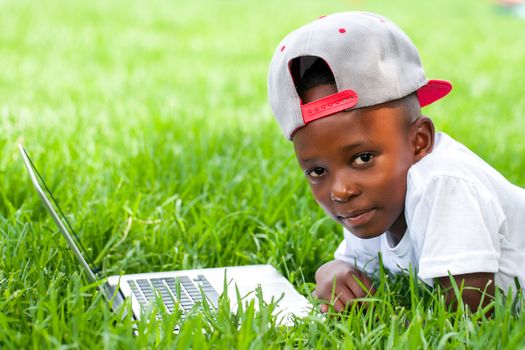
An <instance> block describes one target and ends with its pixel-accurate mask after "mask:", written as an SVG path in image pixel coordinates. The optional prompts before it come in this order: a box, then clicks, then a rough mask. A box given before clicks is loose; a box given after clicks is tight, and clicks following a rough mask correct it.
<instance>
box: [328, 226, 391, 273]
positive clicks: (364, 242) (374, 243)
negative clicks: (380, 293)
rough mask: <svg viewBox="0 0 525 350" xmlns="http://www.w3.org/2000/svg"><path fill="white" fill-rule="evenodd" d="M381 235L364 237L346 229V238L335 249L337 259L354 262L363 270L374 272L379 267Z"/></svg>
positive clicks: (354, 264)
mask: <svg viewBox="0 0 525 350" xmlns="http://www.w3.org/2000/svg"><path fill="white" fill-rule="evenodd" d="M380 249H381V241H380V237H375V238H369V239H362V238H359V237H356V236H354V235H353V234H352V233H350V232H349V231H347V230H346V229H344V240H343V241H342V242H341V243H340V244H339V247H338V248H337V250H336V251H335V254H334V256H335V259H337V260H342V261H345V262H347V263H349V264H352V265H353V266H355V267H356V268H358V269H359V270H361V271H364V272H366V273H368V274H373V273H375V272H376V271H377V270H378V269H379V257H378V253H379V251H380Z"/></svg>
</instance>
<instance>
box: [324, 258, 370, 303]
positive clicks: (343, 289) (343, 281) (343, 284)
mask: <svg viewBox="0 0 525 350" xmlns="http://www.w3.org/2000/svg"><path fill="white" fill-rule="evenodd" d="M358 280H359V281H360V282H358ZM315 282H316V288H315V291H314V294H315V295H316V297H317V298H318V299H320V300H322V301H323V302H324V303H323V304H322V305H321V312H327V311H328V304H327V303H330V304H332V305H333V307H334V310H335V311H336V312H341V311H343V310H344V309H345V307H346V306H347V305H348V304H349V303H351V302H352V301H353V300H354V299H356V298H364V297H366V296H367V295H369V294H373V293H374V289H373V287H372V281H371V280H370V278H369V277H368V276H367V274H366V273H364V272H362V271H359V270H358V269H357V268H355V267H354V266H352V265H351V264H348V263H346V262H344V261H341V260H332V261H329V262H327V263H326V264H324V265H322V266H321V267H320V268H319V269H317V272H316V273H315ZM334 282H335V285H334ZM361 285H363V286H365V288H366V290H363V288H361Z"/></svg>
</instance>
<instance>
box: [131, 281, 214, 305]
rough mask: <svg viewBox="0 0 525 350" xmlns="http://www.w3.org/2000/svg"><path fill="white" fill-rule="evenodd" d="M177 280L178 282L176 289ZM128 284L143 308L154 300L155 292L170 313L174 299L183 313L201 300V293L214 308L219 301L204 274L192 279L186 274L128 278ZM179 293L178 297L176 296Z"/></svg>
mask: <svg viewBox="0 0 525 350" xmlns="http://www.w3.org/2000/svg"><path fill="white" fill-rule="evenodd" d="M177 282H178V283H179V284H180V287H179V288H178V290H177ZM128 285H129V286H130V288H131V291H132V292H133V294H134V295H135V297H136V298H137V300H138V302H139V304H140V305H141V306H142V307H143V308H145V307H146V306H147V305H148V304H149V303H150V302H154V301H155V295H156V292H157V293H158V294H159V295H160V296H161V297H162V301H163V302H164V305H165V306H166V310H167V311H168V313H170V314H171V313H173V312H174V310H175V307H176V305H175V304H176V301H178V302H179V305H180V308H181V309H182V312H183V313H186V312H188V311H190V310H191V308H192V307H193V305H195V303H197V302H199V301H202V296H203V294H204V295H205V296H206V299H208V301H209V304H210V305H211V306H212V307H213V308H215V309H216V308H217V304H218V301H219V294H218V293H217V291H216V290H215V289H214V288H213V287H212V285H211V284H210V282H209V281H208V280H207V279H206V277H204V275H198V276H197V278H193V280H192V279H191V278H190V277H188V276H177V277H167V278H151V279H136V280H128ZM201 290H202V292H201ZM179 293H180V298H178V297H177V296H178V295H179Z"/></svg>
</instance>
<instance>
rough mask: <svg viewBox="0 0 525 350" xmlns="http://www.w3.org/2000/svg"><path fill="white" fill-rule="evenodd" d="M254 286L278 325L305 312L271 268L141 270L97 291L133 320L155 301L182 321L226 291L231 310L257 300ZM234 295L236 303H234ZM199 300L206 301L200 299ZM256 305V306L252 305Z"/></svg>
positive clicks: (89, 265)
mask: <svg viewBox="0 0 525 350" xmlns="http://www.w3.org/2000/svg"><path fill="white" fill-rule="evenodd" d="M19 150H20V153H21V155H22V159H23V160H24V164H25V167H26V168H27V171H28V173H29V176H30V178H31V182H32V183H33V186H34V187H35V189H36V191H37V193H38V195H39V197H40V199H41V200H42V202H43V204H44V206H45V208H46V209H47V211H48V213H49V214H50V215H51V217H52V218H53V221H54V222H55V224H56V225H57V227H58V230H59V231H60V233H61V234H62V235H63V236H64V238H65V240H66V242H67V244H68V246H69V248H70V249H71V250H72V251H73V253H74V255H75V257H76V258H77V260H78V262H79V263H80V266H81V267H82V269H83V270H84V272H85V273H86V276H87V279H88V280H89V282H91V283H92V282H96V281H100V280H103V279H104V276H103V275H102V274H101V272H100V271H99V270H98V269H96V267H95V264H94V263H93V260H92V259H91V257H90V256H89V254H88V253H87V250H86V249H85V248H84V245H83V244H82V242H81V241H80V239H79V237H78V235H77V234H76V233H75V231H74V230H73V228H72V226H71V225H70V223H69V221H68V219H67V217H66V216H65V215H64V213H63V211H62V209H61V208H60V206H59V205H58V202H57V201H56V199H55V197H54V196H53V194H52V193H51V191H50V190H49V188H48V186H47V185H46V183H45V182H44V180H43V178H42V177H41V176H40V173H39V172H38V170H37V169H36V167H35V165H34V164H33V162H32V161H31V159H30V157H29V155H28V154H27V152H26V151H25V149H24V147H23V146H22V145H21V144H20V145H19ZM259 288H260V292H262V298H263V300H264V302H265V303H268V304H269V303H272V302H273V303H276V302H277V304H276V307H275V309H274V311H273V312H274V315H275V316H276V317H277V318H278V321H279V322H281V323H282V324H291V323H292V322H293V317H294V316H296V317H302V316H305V315H307V314H308V312H309V311H310V310H311V304H310V303H309V302H308V300H307V299H306V298H305V297H304V296H302V295H301V294H299V293H298V292H297V291H296V290H295V288H294V287H293V285H292V284H291V283H290V282H289V281H288V280H287V279H286V278H284V277H283V276H282V275H281V274H280V273H279V272H278V271H277V270H276V269H275V268H274V267H273V266H271V265H248V266H231V267H215V268H204V269H195V270H179V271H167V272H145V273H137V274H128V275H114V276H107V279H106V281H105V282H103V283H102V284H101V291H102V292H103V294H104V296H105V297H106V299H107V301H108V302H109V301H111V303H110V305H111V307H112V308H113V310H116V309H117V308H118V307H119V306H120V305H122V303H123V302H124V300H125V299H126V298H129V299H130V300H131V309H132V312H133V315H132V316H133V317H134V318H135V319H136V320H139V319H140V318H141V316H142V315H143V314H144V311H145V310H146V309H147V308H148V306H149V304H151V303H156V302H157V301H158V300H159V299H158V298H160V299H161V300H162V302H163V303H164V307H165V310H166V312H167V313H174V312H182V317H185V315H186V314H187V313H188V312H190V311H191V310H192V308H194V306H195V305H196V304H199V305H202V303H204V302H206V303H207V304H208V306H209V307H210V308H215V309H216V308H217V306H218V301H219V297H220V296H221V295H222V294H223V293H224V292H227V293H228V297H229V298H230V305H231V309H232V312H234V311H235V310H237V308H238V305H239V304H240V303H243V304H244V303H246V302H249V301H251V300H253V299H257V296H256V290H258V289H259ZM239 297H240V299H239ZM203 299H206V300H205V301H204V300H203ZM255 304H256V305H257V303H255Z"/></svg>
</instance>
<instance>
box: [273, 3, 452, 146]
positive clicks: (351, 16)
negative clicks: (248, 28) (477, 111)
mask: <svg viewBox="0 0 525 350" xmlns="http://www.w3.org/2000/svg"><path fill="white" fill-rule="evenodd" d="M312 57H313V58H315V59H322V60H323V61H324V62H325V63H326V64H327V66H328V67H329V69H330V70H331V72H332V74H333V77H334V80H335V85H336V87H337V91H338V92H337V93H334V94H332V95H329V96H327V97H324V98H322V99H320V100H317V101H313V102H310V103H307V104H303V103H302V101H301V99H300V97H299V94H298V93H297V89H296V82H295V81H294V74H292V69H291V68H292V62H294V60H296V59H301V60H302V59H304V62H303V64H302V66H306V67H308V65H310V64H311V63H309V61H308V58H312ZM310 62H311V61H310ZM304 70H305V69H304V67H303V68H302V69H300V71H304ZM300 73H301V72H299V74H300ZM451 89H452V85H451V84H450V83H449V82H448V81H445V80H428V79H427V78H426V77H425V73H424V71H423V66H422V64H421V59H420V57H419V53H418V51H417V48H416V47H415V45H414V44H413V43H412V41H411V40H410V39H409V38H408V36H407V35H406V34H405V33H404V32H403V31H402V30H401V29H400V28H399V27H398V26H397V25H395V24H394V23H393V22H392V21H390V20H389V19H387V18H385V17H383V16H380V15H377V14H373V13H369V12H342V13H335V14H332V15H329V16H323V17H320V18H319V19H317V20H315V21H313V22H311V23H309V24H306V25H304V26H302V27H300V28H299V29H297V30H295V31H293V32H291V33H290V34H288V35H287V36H286V37H285V38H284V39H283V40H282V41H281V43H280V44H279V45H278V46H277V48H276V50H275V53H274V55H273V57H272V61H271V64H270V70H269V74H268V98H269V101H270V105H271V108H272V111H273V114H274V115H275V117H276V119H277V121H278V122H279V125H280V126H281V129H282V131H283V134H284V136H285V137H287V138H288V139H291V138H292V136H293V133H294V132H295V131H296V130H297V129H299V128H301V127H303V126H305V125H306V124H307V123H309V122H311V121H314V120H317V119H319V118H323V117H326V116H330V115H332V114H334V113H337V112H340V111H347V110H353V109H357V108H363V107H369V106H374V105H377V104H380V103H384V102H388V101H393V100H397V99H400V98H403V97H405V96H408V95H410V94H411V93H414V92H416V94H417V97H418V99H419V103H420V105H421V107H423V106H426V105H428V104H431V103H432V102H434V101H437V100H439V99H440V98H442V97H444V96H445V95H447V94H448V93H449V92H450V90H451Z"/></svg>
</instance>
